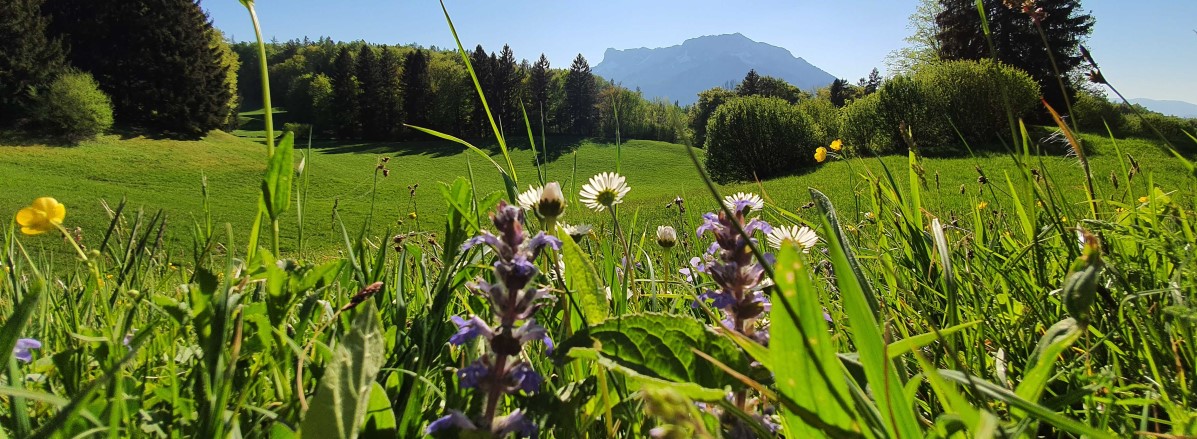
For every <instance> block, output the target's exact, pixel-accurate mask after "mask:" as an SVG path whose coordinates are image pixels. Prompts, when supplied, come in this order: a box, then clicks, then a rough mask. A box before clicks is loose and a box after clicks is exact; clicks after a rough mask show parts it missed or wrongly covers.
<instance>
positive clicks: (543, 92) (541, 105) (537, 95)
mask: <svg viewBox="0 0 1197 439" xmlns="http://www.w3.org/2000/svg"><path fill="white" fill-rule="evenodd" d="M550 75H552V72H551V71H550V70H549V59H548V58H547V57H545V56H544V54H543V53H542V54H540V59H538V60H536V64H533V65H532V73H531V75H530V78H529V82H530V84H529V89H530V90H529V91H530V93H531V95H532V96H531V97H532V108H529V109H528V111H529V112H535V113H536V114H537V115H538V116H529V117H532V118H533V119H539V120H541V123H542V124H543V122H544V114H545V113H546V112H548V110H549V82H550V81H552V78H551V76H550Z"/></svg>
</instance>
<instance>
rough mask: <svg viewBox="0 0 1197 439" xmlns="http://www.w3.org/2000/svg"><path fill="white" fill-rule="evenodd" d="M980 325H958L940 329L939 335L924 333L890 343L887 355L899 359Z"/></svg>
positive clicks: (979, 322)
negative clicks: (942, 338) (915, 350)
mask: <svg viewBox="0 0 1197 439" xmlns="http://www.w3.org/2000/svg"><path fill="white" fill-rule="evenodd" d="M979 324H981V320H977V321H973V322H968V323H961V324H959V325H956V326H953V327H950V328H945V329H940V330H939V332H938V333H936V332H926V333H922V334H919V335H912V336H910V337H906V338H904V339H901V340H898V341H895V342H893V343H890V344H889V347H888V348H886V354H889V358H890V359H891V360H892V359H894V358H898V357H899V356H901V355H902V354H905V353H907V352H910V351H912V350H914V349H916V348H921V347H923V346H926V345H929V344H931V343H933V342H935V341H936V340H939V339H940V338H941V337H947V336H949V335H952V334H955V333H957V332H960V331H961V330H964V329H968V328H971V327H973V326H977V325H979Z"/></svg>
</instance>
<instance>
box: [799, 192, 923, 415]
mask: <svg viewBox="0 0 1197 439" xmlns="http://www.w3.org/2000/svg"><path fill="white" fill-rule="evenodd" d="M810 192H811V196H812V197H813V198H814V199H815V204H816V205H818V206H819V208H820V209H821V210H822V211H823V214H824V217H823V225H824V230H826V231H827V232H828V233H831V234H834V235H835V237H834V238H832V239H828V240H827V247H828V249H829V250H830V251H831V258H830V259H831V263H832V266H833V267H834V269H835V273H836V285H838V286H839V290H840V294H841V295H842V297H843V303H844V311H845V313H846V314H847V315H848V323H849V325H848V329H849V331H850V332H851V333H852V339H853V342H854V343H855V345H856V348H857V349H858V351H859V354H860V363H861V364H862V365H864V371H865V376H866V377H867V379H868V383H869V388H870V389H871V392H870V393H872V394H873V395H874V400H875V401H876V404H877V408H878V411H879V412H880V413H881V415H882V418H883V419H884V420H885V429H886V432H887V433H888V434H889V435H890V436H892V437H904V438H907V437H910V438H912V437H920V436H922V434H921V429H920V428H919V425H918V421H917V420H916V419H915V417H914V410H913V407H911V405H910V401H909V400H907V399H906V398H905V396H904V395H903V393H902V380H901V378H899V377H898V374H897V372H896V371H895V370H896V369H895V367H894V365H893V362H892V361H890V359H889V356H888V355H886V344H885V341H884V338H883V337H882V336H881V324H880V323H878V321H877V314H876V312H877V308H876V301H875V300H876V299H875V298H873V297H871V291H869V289H868V284H867V283H866V281H865V280H864V279H865V277H864V273H863V272H862V271H861V269H860V266H859V265H858V264H855V263H854V261H855V258H854V257H853V256H852V252H851V250H850V247H849V246H848V242H847V240H846V239H845V238H844V236H843V232H842V231H840V228H839V224H838V222H837V221H836V215H835V208H834V207H833V206H832V205H831V200H829V199H828V198H827V196H826V195H823V193H822V192H819V191H817V190H815V189H811V190H810ZM870 299H872V300H870Z"/></svg>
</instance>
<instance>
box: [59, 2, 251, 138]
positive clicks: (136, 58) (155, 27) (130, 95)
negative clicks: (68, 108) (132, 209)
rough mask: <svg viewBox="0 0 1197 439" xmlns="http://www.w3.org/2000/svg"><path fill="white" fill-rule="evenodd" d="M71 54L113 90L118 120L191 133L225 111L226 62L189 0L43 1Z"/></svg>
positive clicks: (217, 123)
mask: <svg viewBox="0 0 1197 439" xmlns="http://www.w3.org/2000/svg"><path fill="white" fill-rule="evenodd" d="M44 10H45V11H47V12H48V14H49V15H50V16H51V19H52V22H51V29H52V30H53V31H55V32H57V36H59V37H62V38H63V39H64V40H65V41H66V42H67V44H68V46H69V47H70V55H69V56H68V59H69V61H70V62H71V64H72V65H74V66H75V67H77V68H80V69H82V70H83V71H86V72H89V73H91V74H92V75H93V76H94V77H95V79H96V81H97V82H99V84H100V88H101V89H102V90H104V91H105V92H106V93H108V95H109V96H111V97H112V104H113V109H114V112H115V116H116V122H117V124H118V125H121V126H124V127H126V128H132V129H138V130H146V131H148V132H150V133H153V134H157V135H168V136H178V137H184V138H195V137H199V136H202V135H204V134H205V133H207V132H208V131H209V130H212V129H216V128H219V127H221V125H222V123H223V122H224V121H225V118H226V115H227V114H228V112H229V100H230V99H233V96H232V95H231V94H230V93H229V89H228V86H227V84H226V83H225V81H226V75H225V74H226V72H225V70H226V68H225V67H224V66H223V65H222V58H221V52H220V50H219V49H218V48H217V47H214V46H213V45H212V44H211V42H212V40H211V32H212V24H211V22H210V21H209V20H208V17H207V15H206V14H205V13H204V11H203V10H201V9H200V7H199V4H198V3H196V2H195V1H194V0H94V1H85V2H81V1H72V0H49V1H47V3H46V4H45V6H44Z"/></svg>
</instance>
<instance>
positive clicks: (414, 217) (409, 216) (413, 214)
mask: <svg viewBox="0 0 1197 439" xmlns="http://www.w3.org/2000/svg"><path fill="white" fill-rule="evenodd" d="M407 217H408V218H411V219H416V213H415V212H411V213H408V214H407Z"/></svg>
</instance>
